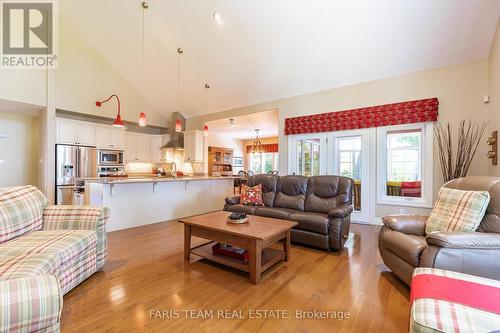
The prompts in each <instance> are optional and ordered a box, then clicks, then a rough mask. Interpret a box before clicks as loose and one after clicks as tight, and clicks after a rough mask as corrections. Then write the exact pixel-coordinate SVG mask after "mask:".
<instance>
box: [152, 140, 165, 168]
mask: <svg viewBox="0 0 500 333" xmlns="http://www.w3.org/2000/svg"><path fill="white" fill-rule="evenodd" d="M166 142H167V137H166V136H165V135H153V136H151V161H152V162H155V163H165V162H166V152H165V151H163V150H161V147H162V146H163V145H164V144H165V143H166Z"/></svg>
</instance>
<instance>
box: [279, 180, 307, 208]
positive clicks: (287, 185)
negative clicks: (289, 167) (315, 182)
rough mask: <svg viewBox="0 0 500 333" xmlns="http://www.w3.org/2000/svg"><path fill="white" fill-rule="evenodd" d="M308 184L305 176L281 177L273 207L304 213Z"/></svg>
mask: <svg viewBox="0 0 500 333" xmlns="http://www.w3.org/2000/svg"><path fill="white" fill-rule="evenodd" d="M307 182H308V178H307V177H304V176H283V177H280V178H279V180H278V188H277V191H278V192H277V193H276V198H275V199H274V204H273V206H274V207H279V208H287V209H295V210H300V211H304V203H305V199H306V192H307Z"/></svg>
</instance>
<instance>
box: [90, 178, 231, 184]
mask: <svg viewBox="0 0 500 333" xmlns="http://www.w3.org/2000/svg"><path fill="white" fill-rule="evenodd" d="M239 178H241V177H238V176H221V177H214V176H181V177H155V176H151V177H122V178H120V177H103V178H85V179H83V180H84V181H86V182H89V183H98V184H136V183H157V182H182V181H202V180H230V179H239Z"/></svg>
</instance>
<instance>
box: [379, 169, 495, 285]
mask: <svg viewBox="0 0 500 333" xmlns="http://www.w3.org/2000/svg"><path fill="white" fill-rule="evenodd" d="M444 187H445V188H450V189H458V190H466V191H488V192H489V194H490V198H491V199H490V202H489V205H488V208H487V210H486V214H485V215H484V217H483V219H482V221H481V223H480V225H479V228H478V229H477V230H476V232H456V231H434V232H430V233H426V231H425V230H426V223H427V219H428V216H418V215H392V216H386V217H384V218H383V219H382V221H383V223H384V226H383V227H382V229H381V230H380V234H379V250H380V255H381V257H382V259H383V260H384V263H385V265H386V266H387V267H389V268H390V270H391V271H392V272H393V273H394V274H395V275H396V276H398V277H399V278H400V279H401V280H403V281H404V282H405V283H406V284H408V285H410V283H411V280H412V274H413V271H414V270H415V268H417V267H427V268H439V269H444V270H449V271H453V272H460V273H466V274H470V275H476V276H481V277H485V278H490V279H495V280H500V178H498V177H465V178H458V179H454V180H452V181H450V182H448V183H446V184H445V185H444Z"/></svg>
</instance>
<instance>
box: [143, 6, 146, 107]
mask: <svg viewBox="0 0 500 333" xmlns="http://www.w3.org/2000/svg"><path fill="white" fill-rule="evenodd" d="M145 16H146V8H144V6H143V7H142V111H144V99H145V98H146V96H145V94H146V90H145V83H144V80H145V79H144V77H145V69H144V67H145V51H144V50H145V48H146V41H145V39H146V37H145V36H146V32H145V31H146V28H145V25H146V24H145V21H146V19H145Z"/></svg>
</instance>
